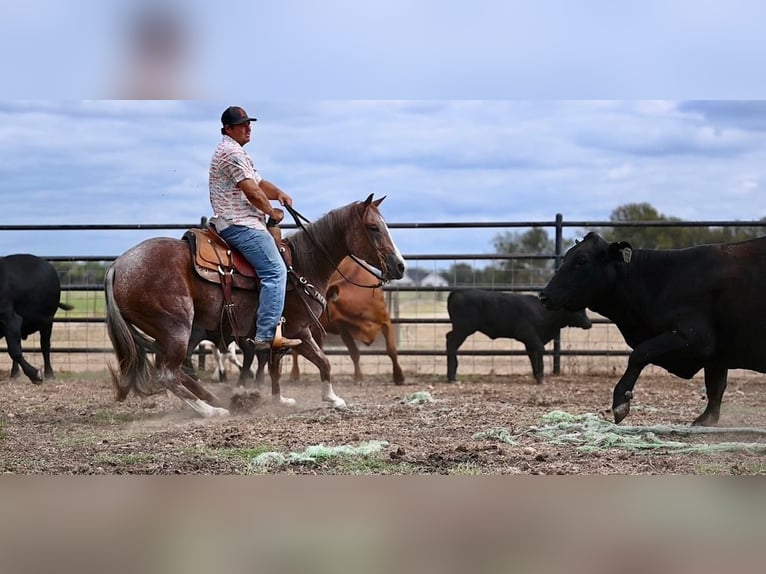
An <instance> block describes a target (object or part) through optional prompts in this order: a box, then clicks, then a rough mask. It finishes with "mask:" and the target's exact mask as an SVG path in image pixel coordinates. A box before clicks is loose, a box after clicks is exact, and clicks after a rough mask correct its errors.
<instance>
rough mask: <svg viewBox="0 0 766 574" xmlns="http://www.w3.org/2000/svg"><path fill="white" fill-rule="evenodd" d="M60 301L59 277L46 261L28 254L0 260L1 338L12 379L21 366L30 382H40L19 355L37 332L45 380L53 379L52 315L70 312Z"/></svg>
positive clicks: (37, 372)
mask: <svg viewBox="0 0 766 574" xmlns="http://www.w3.org/2000/svg"><path fill="white" fill-rule="evenodd" d="M60 299H61V283H60V281H59V276H58V273H56V270H55V269H54V268H53V266H52V265H51V264H50V263H48V261H46V260H45V259H40V258H39V257H36V256H34V255H27V254H19V255H8V256H6V257H0V338H2V337H5V341H6V343H7V345H8V355H10V357H11V359H12V360H13V367H12V368H11V377H12V378H15V377H17V376H18V375H19V367H21V370H23V371H24V374H25V375H26V376H27V377H29V380H31V381H32V382H33V383H41V382H42V381H43V378H42V376H40V371H39V370H38V369H36V368H35V367H33V366H32V365H30V364H29V363H28V362H27V361H26V359H24V356H23V355H22V353H21V340H22V339H26V338H27V337H28V336H29V335H30V334H32V333H36V332H37V331H39V332H40V348H41V350H42V353H43V362H44V364H45V366H44V374H45V377H46V378H48V379H52V378H55V375H54V374H53V367H52V366H51V356H50V355H51V332H52V330H53V316H54V315H55V314H56V311H57V310H58V309H59V308H60V309H66V310H69V309H72V306H71V305H67V304H64V303H61V302H60Z"/></svg>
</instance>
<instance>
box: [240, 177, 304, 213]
mask: <svg viewBox="0 0 766 574" xmlns="http://www.w3.org/2000/svg"><path fill="white" fill-rule="evenodd" d="M264 183H268V182H267V181H266V180H262V181H261V183H260V185H259V184H257V183H256V182H255V180H254V179H252V178H249V177H248V178H247V179H243V180H242V181H240V182H239V183H238V184H237V187H238V188H239V189H241V190H242V193H244V194H245V197H247V200H248V201H249V202H250V203H252V204H253V205H254V206H255V207H257V208H258V209H260V210H261V211H262V212H263V213H265V214H266V215H268V216H269V217H271V218H272V219H273V220H275V221H277V222H279V221H281V220H282V218H283V217H284V212H283V211H282V210H281V209H274V208H273V207H272V206H271V201H270V200H271V199H277V197H273V198H272V197H269V194H268V193H267V192H266V190H265V189H264V187H266V188H268V186H264V187H262V186H263V184H264ZM269 185H271V186H272V187H274V188H276V186H274V185H272V184H269ZM276 189H278V188H276ZM272 195H273V192H272ZM283 195H287V194H284V192H283ZM288 197H289V196H288ZM290 202H291V203H292V200H290Z"/></svg>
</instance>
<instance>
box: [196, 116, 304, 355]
mask: <svg viewBox="0 0 766 574" xmlns="http://www.w3.org/2000/svg"><path fill="white" fill-rule="evenodd" d="M254 121H256V119H255V118H251V117H250V116H248V115H247V112H245V110H244V109H242V108H240V107H237V106H230V107H228V108H226V110H224V112H223V114H222V115H221V123H222V124H223V127H221V134H222V135H223V139H222V140H221V142H220V143H219V144H218V146H217V147H216V148H215V151H214V152H213V157H212V159H211V161H210V176H209V186H210V204H211V205H212V207H213V212H214V214H215V215H214V216H213V218H212V219H211V220H210V222H211V224H212V225H213V226H214V227H215V230H216V231H217V232H218V234H219V235H220V236H221V237H222V238H223V239H224V240H225V241H226V242H227V243H228V244H229V245H230V246H231V247H233V248H234V249H236V250H238V251H239V252H240V253H241V254H242V255H243V256H244V257H245V259H247V261H248V262H249V263H250V265H252V266H253V268H254V269H255V271H256V273H257V274H258V278H259V280H260V285H261V288H260V301H259V304H258V312H257V315H256V327H255V336H254V338H253V339H252V342H253V344H254V347H255V351H256V352H265V351H268V350H269V349H271V348H275V349H279V348H288V347H295V346H297V345H300V344H301V341H300V339H288V338H285V337H282V336H281V328H280V323H281V321H282V320H283V319H282V311H283V310H284V306H285V287H286V284H287V268H286V267H285V262H284V261H283V260H282V256H281V255H280V254H279V250H278V248H277V245H276V243H275V242H274V239H273V237H272V236H271V234H270V233H269V232H268V230H267V228H266V221H267V219H266V218H267V217H268V218H270V219H271V221H272V222H273V223H279V222H280V221H281V220H282V218H283V217H284V212H283V211H282V210H281V209H279V208H275V207H272V205H271V203H270V202H271V201H278V202H279V203H280V204H281V205H288V206H291V205H292V203H293V200H292V198H291V197H290V196H289V195H287V194H286V193H285V192H284V191H282V190H281V189H279V188H278V187H277V186H276V185H274V184H273V183H271V182H270V181H267V180H265V179H263V177H261V174H259V173H258V171H257V170H256V169H255V166H254V164H253V160H252V159H251V158H250V156H249V155H248V154H247V152H246V151H245V150H244V146H245V144H247V143H248V142H249V141H250V132H251V127H250V123H251V122H254Z"/></svg>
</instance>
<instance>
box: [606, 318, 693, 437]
mask: <svg viewBox="0 0 766 574" xmlns="http://www.w3.org/2000/svg"><path fill="white" fill-rule="evenodd" d="M689 347H690V345H689V340H688V339H686V338H684V337H682V336H681V334H680V333H679V332H678V331H668V332H666V333H663V334H662V335H658V336H657V337H654V338H653V339H649V340H648V341H645V342H644V343H641V344H640V345H639V346H638V347H636V348H635V349H634V350H633V352H632V353H631V354H630V357H629V358H628V368H627V369H626V370H625V373H623V375H622V377H620V380H619V381H618V382H617V385H615V387H614V393H613V394H612V414H613V415H614V422H615V423H619V422H620V421H621V420H622V419H624V418H625V417H626V416H628V413H629V412H630V400H631V399H632V398H633V387H634V386H635V384H636V380H637V379H638V375H640V374H641V371H642V370H643V369H644V367H645V366H646V365H648V364H649V363H651V362H653V361H654V360H655V359H657V358H658V357H660V356H662V355H664V354H665V353H668V352H672V351H677V350H680V349H688V348H689Z"/></svg>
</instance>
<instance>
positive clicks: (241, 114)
mask: <svg viewBox="0 0 766 574" xmlns="http://www.w3.org/2000/svg"><path fill="white" fill-rule="evenodd" d="M257 121H258V120H257V119H255V118H251V117H249V116H248V115H247V112H246V111H245V110H244V109H242V108H240V107H239V106H229V107H228V108H226V109H225V110H224V111H223V113H222V114H221V123H222V124H223V125H225V126H238V125H239V124H244V123H245V122H257Z"/></svg>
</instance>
